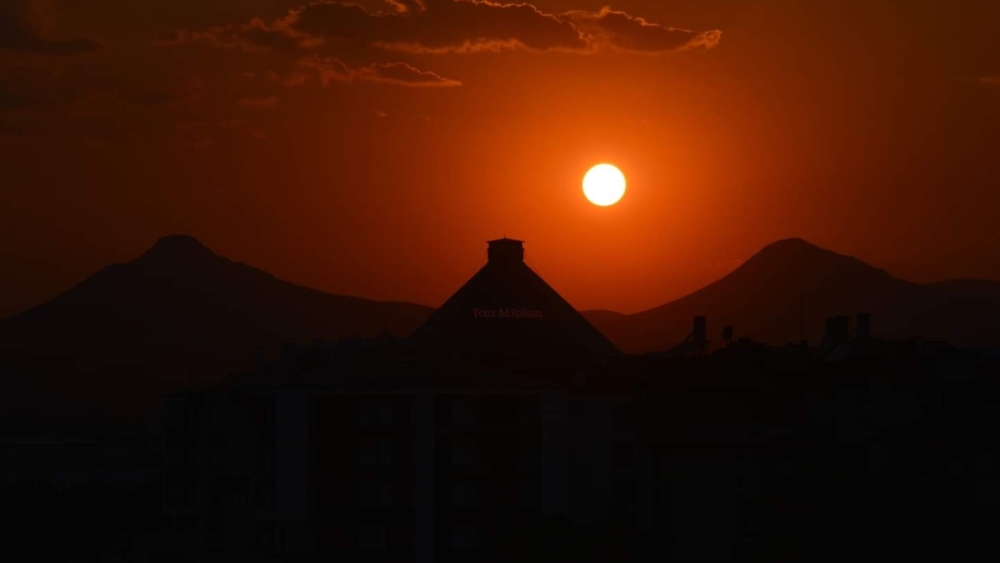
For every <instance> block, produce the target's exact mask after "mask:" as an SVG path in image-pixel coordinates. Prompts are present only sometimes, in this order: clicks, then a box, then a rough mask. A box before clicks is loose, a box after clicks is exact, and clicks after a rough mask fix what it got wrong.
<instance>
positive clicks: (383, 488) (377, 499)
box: [360, 481, 392, 509]
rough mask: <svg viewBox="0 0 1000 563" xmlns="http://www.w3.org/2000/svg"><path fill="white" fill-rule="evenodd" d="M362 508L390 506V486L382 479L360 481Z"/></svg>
mask: <svg viewBox="0 0 1000 563" xmlns="http://www.w3.org/2000/svg"><path fill="white" fill-rule="evenodd" d="M360 492H361V498H360V503H361V507H362V508H381V509H385V508H391V507H392V486H391V485H390V484H389V483H386V482H384V481H374V482H365V483H361V491H360Z"/></svg>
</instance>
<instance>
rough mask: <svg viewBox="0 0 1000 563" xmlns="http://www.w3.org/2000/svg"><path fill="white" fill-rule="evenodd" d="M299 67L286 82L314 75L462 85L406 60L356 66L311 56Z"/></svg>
mask: <svg viewBox="0 0 1000 563" xmlns="http://www.w3.org/2000/svg"><path fill="white" fill-rule="evenodd" d="M297 66H298V68H299V70H298V71H296V72H294V73H292V75H291V76H290V77H289V79H288V80H286V81H285V84H286V85H289V86H299V85H302V84H305V83H306V82H307V81H308V80H309V79H310V77H314V78H315V79H317V80H319V82H320V83H322V84H323V85H324V86H325V85H327V84H329V83H331V82H376V83H381V84H392V85H395V86H406V87H411V88H451V87H456V86H461V85H462V83H461V82H459V81H458V80H452V79H449V78H444V77H442V76H440V75H438V74H436V73H434V72H430V71H426V70H420V69H418V68H415V67H413V66H410V65H408V64H406V63H377V64H372V65H368V66H364V67H358V68H352V67H350V66H348V65H347V64H345V63H344V62H342V61H339V60H337V59H331V58H326V57H319V56H315V55H313V56H311V57H307V58H305V59H302V60H300V61H299V62H298V65H297Z"/></svg>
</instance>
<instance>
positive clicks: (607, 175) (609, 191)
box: [583, 164, 625, 207]
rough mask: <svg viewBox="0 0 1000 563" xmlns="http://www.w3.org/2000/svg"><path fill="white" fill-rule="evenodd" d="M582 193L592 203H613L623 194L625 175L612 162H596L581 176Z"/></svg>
mask: <svg viewBox="0 0 1000 563" xmlns="http://www.w3.org/2000/svg"><path fill="white" fill-rule="evenodd" d="M583 195H585V196H587V199H589V200H590V202H591V203H593V204H594V205H600V206H601V207H607V206H609V205H614V204H616V203H618V200H620V199H621V198H622V196H623V195H625V175H624V174H622V171H621V170H619V169H618V168H617V167H615V166H614V165H612V164H598V165H597V166H594V167H593V168H591V169H590V170H588V171H587V174H586V175H585V176H584V177H583Z"/></svg>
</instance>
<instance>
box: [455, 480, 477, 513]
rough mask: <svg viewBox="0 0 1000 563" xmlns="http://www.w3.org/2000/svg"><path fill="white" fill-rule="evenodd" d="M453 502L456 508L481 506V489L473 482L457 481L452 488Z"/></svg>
mask: <svg viewBox="0 0 1000 563" xmlns="http://www.w3.org/2000/svg"><path fill="white" fill-rule="evenodd" d="M451 504H452V506H454V507H456V508H476V507H478V506H479V489H478V488H476V486H475V485H473V484H472V483H465V482H462V483H455V484H454V485H453V486H452V488H451Z"/></svg>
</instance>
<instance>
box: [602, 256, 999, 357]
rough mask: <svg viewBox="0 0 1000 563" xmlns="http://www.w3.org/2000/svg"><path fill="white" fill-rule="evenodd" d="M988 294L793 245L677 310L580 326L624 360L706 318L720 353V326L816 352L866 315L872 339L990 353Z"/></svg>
mask: <svg viewBox="0 0 1000 563" xmlns="http://www.w3.org/2000/svg"><path fill="white" fill-rule="evenodd" d="M990 284H995V285H996V286H997V287H1000V283H996V282H977V283H967V282H961V283H958V282H945V283H942V284H933V285H920V284H916V283H911V282H908V281H905V280H901V279H898V278H895V277H893V276H891V275H890V274H889V273H887V272H886V271H885V270H881V269H878V268H875V267H873V266H870V265H868V264H866V263H864V262H862V261H861V260H858V259H857V258H853V257H850V256H844V255H841V254H837V253H835V252H832V251H830V250H826V249H822V248H819V247H817V246H815V245H813V244H811V243H809V242H807V241H805V240H802V239H800V238H790V239H785V240H780V241H777V242H775V243H772V244H770V245H768V246H766V247H764V248H763V249H761V250H760V251H759V252H758V253H757V254H755V255H754V256H752V257H751V258H750V259H749V260H747V261H746V262H744V263H743V264H742V265H741V266H739V267H738V268H737V269H736V270H734V271H733V272H731V273H730V274H728V275H727V276H725V277H723V278H722V279H720V280H718V281H716V282H714V283H712V284H709V285H708V286H706V287H704V288H702V289H700V290H698V291H696V292H694V293H692V294H690V295H687V296H685V297H683V298H680V299H678V300H676V301H673V302H670V303H667V304H665V305H661V306H659V307H655V308H653V309H649V310H647V311H642V312H640V313H636V314H632V315H620V314H615V313H611V312H608V311H590V312H586V313H585V316H586V317H587V318H588V319H589V320H590V321H591V322H592V323H593V324H594V325H595V326H597V327H598V328H599V329H600V330H601V331H602V332H604V333H605V335H607V336H608V338H610V339H611V340H612V341H613V342H614V343H615V344H617V345H618V347H619V348H621V349H622V350H623V351H626V352H647V351H654V350H665V349H667V348H669V347H671V346H673V345H674V344H676V343H678V342H680V341H681V340H682V339H683V338H684V337H685V335H687V334H688V333H689V332H691V322H692V319H693V317H694V316H696V315H706V316H707V317H708V323H709V326H708V337H709V339H711V340H714V341H715V343H716V344H717V345H718V344H719V343H720V341H721V332H722V329H723V327H725V326H726V325H732V326H733V327H734V329H735V337H736V338H740V337H751V338H753V339H755V340H757V341H759V342H764V343H769V344H779V345H780V344H786V343H788V342H798V341H799V340H800V339H801V335H802V333H803V332H804V336H805V337H806V339H807V340H809V341H810V342H812V343H818V342H819V341H820V340H821V339H822V337H823V331H824V326H825V319H826V318H827V317H831V316H837V315H850V316H852V317H853V316H854V315H855V314H856V313H858V312H865V313H869V314H870V315H871V331H872V336H873V337H876V338H890V339H898V338H911V337H916V338H922V339H925V340H942V341H948V342H951V343H954V344H958V345H970V346H976V345H996V344H997V343H998V342H1000V301H993V302H989V301H988V300H986V299H984V298H983V294H984V293H985V294H989V292H987V291H986V290H985V289H984V288H990V287H994V286H991V285H990ZM800 313H801V322H800ZM852 322H853V320H852ZM800 326H801V328H800ZM803 329H804V330H803Z"/></svg>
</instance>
